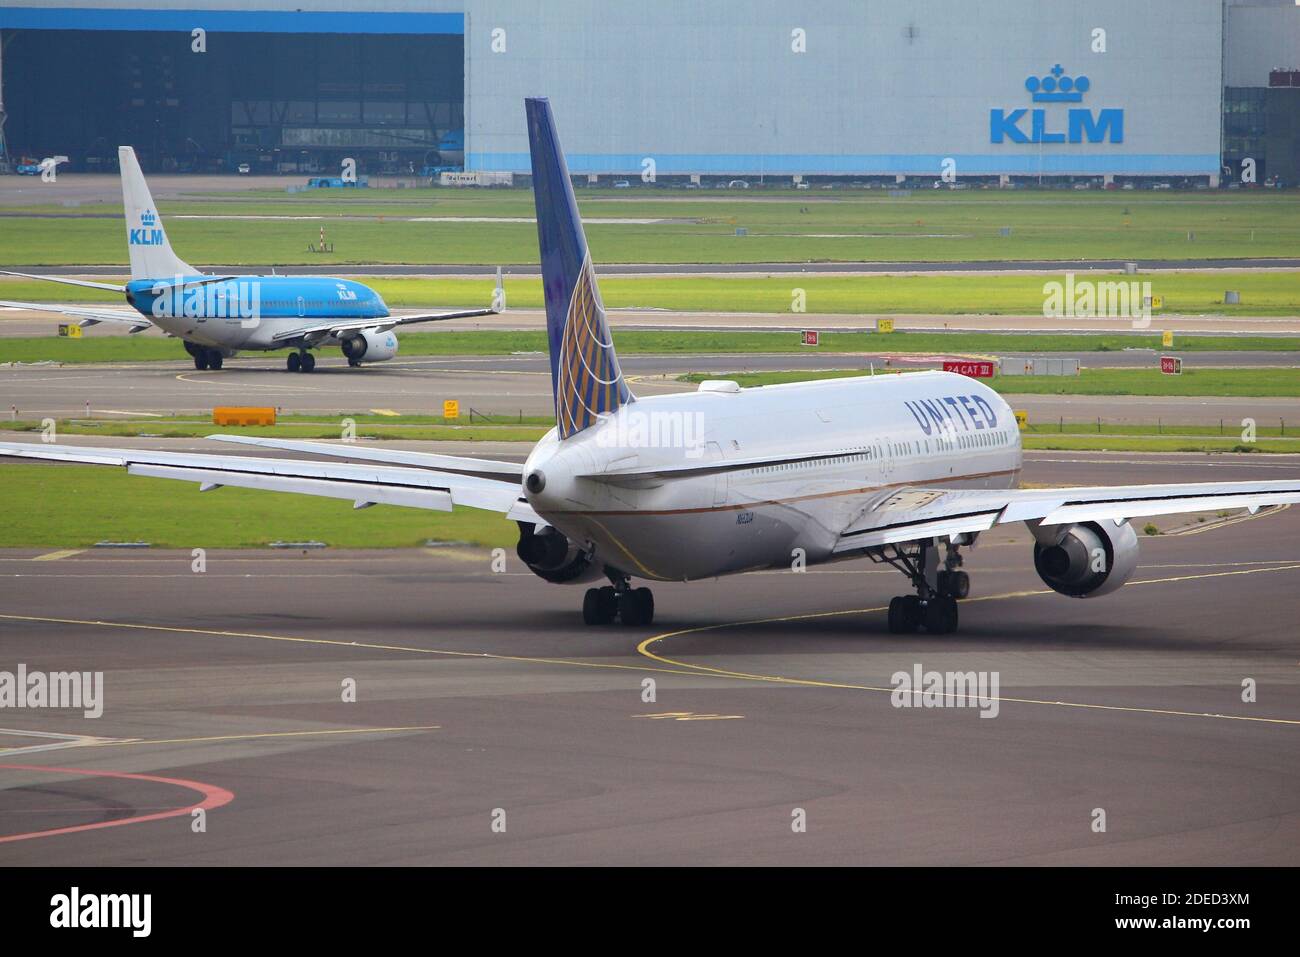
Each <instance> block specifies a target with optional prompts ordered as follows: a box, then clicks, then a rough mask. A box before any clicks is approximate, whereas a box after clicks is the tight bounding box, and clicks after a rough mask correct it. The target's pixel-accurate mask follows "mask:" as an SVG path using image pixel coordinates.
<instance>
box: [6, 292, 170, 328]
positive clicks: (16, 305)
mask: <svg viewBox="0 0 1300 957" xmlns="http://www.w3.org/2000/svg"><path fill="white" fill-rule="evenodd" d="M0 306H3V307H4V308H7V309H31V310H33V311H35V312H57V313H60V314H61V315H64V316H71V317H72V318H73V319H79V320H81V321H80V322H79V323H78V325H81V326H94V325H98V324H99V323H101V322H116V323H125V324H126V325H128V326H131V332H132V333H136V332H144V331H145V330H146V329H148V328H150V327H151V326H152V325H153V323H152V322H150V321H149V320H148V319H146V318H145V317H144V316H142V315H140V314H139V313H138V312H126V311H125V310H114V309H90V308H84V307H82V306H53V305H49V304H48V303H39V302H10V301H8V300H5V299H0Z"/></svg>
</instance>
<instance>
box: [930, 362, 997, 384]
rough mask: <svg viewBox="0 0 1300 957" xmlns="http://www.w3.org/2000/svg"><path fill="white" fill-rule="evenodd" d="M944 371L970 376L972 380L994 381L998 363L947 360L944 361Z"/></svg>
mask: <svg viewBox="0 0 1300 957" xmlns="http://www.w3.org/2000/svg"><path fill="white" fill-rule="evenodd" d="M943 371H944V372H956V373H957V374H958V375H968V376H970V377H971V378H972V379H992V378H993V376H994V375H995V374H996V373H997V363H994V362H985V361H978V360H976V361H972V360H967V359H945V360H944V361H943Z"/></svg>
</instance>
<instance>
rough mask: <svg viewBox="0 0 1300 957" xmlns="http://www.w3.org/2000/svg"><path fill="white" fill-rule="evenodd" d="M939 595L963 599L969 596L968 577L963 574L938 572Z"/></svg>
mask: <svg viewBox="0 0 1300 957" xmlns="http://www.w3.org/2000/svg"><path fill="white" fill-rule="evenodd" d="M938 582H939V594H940V595H947V596H948V597H949V598H965V597H966V596H967V595H969V594H970V576H969V575H967V574H966V573H965V572H939V575H938Z"/></svg>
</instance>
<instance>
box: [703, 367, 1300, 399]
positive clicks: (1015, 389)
mask: <svg viewBox="0 0 1300 957" xmlns="http://www.w3.org/2000/svg"><path fill="white" fill-rule="evenodd" d="M865 374H866V373H863V372H862V371H861V370H860V369H852V370H845V369H840V370H832V369H827V370H824V371H797V372H749V373H743V374H738V375H730V376H729V377H730V378H732V379H735V380H736V381H737V382H739V383H740V384H741V385H744V386H753V385H777V384H780V383H785V382H803V381H808V380H813V379H837V378H844V377H847V376H860V375H865ZM717 376H718V373H706V372H699V373H691V374H690V375H686V376H682V377H681V378H682V379H683V381H686V382H702V381H703V380H705V379H713V378H717ZM984 382H985V384H986V385H988V386H989V387H990V388H992V389H994V390H996V391H997V392H1000V393H1002V394H1003V395H1022V394H1024V395H1165V396H1253V397H1274V396H1300V369H1282V368H1261V369H1188V370H1184V372H1183V374H1182V375H1177V376H1174V375H1163V374H1162V373H1161V372H1160V371H1159V370H1157V369H1084V370H1082V371H1081V372H1080V373H1079V375H1077V376H998V377H997V378H995V379H987V380H984Z"/></svg>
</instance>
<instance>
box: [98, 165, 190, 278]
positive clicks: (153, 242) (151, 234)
mask: <svg viewBox="0 0 1300 957" xmlns="http://www.w3.org/2000/svg"><path fill="white" fill-rule="evenodd" d="M117 162H118V166H119V167H120V169H121V171H122V206H123V209H124V211H125V213H126V244H127V245H126V248H127V251H128V252H129V253H130V255H131V278H132V279H175V278H176V277H177V276H197V275H199V271H198V270H197V269H195V268H194V267H193V266H191V265H189V263H186V262H185V261H183V260H182V259H180V258H179V257H178V256H177V255H176V254H175V253H174V252H172V244H171V243H170V242H169V241H168V239H167V231H166V230H165V229H164V228H163V223H162V216H160V215H159V213H158V207H157V206H155V205H154V202H153V196H152V195H151V194H150V192H149V184H148V183H146V182H145V181H144V173H142V172H141V171H140V162H139V160H137V159H136V158H135V150H134V149H132V148H131V147H129V146H119V147H118V148H117Z"/></svg>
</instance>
